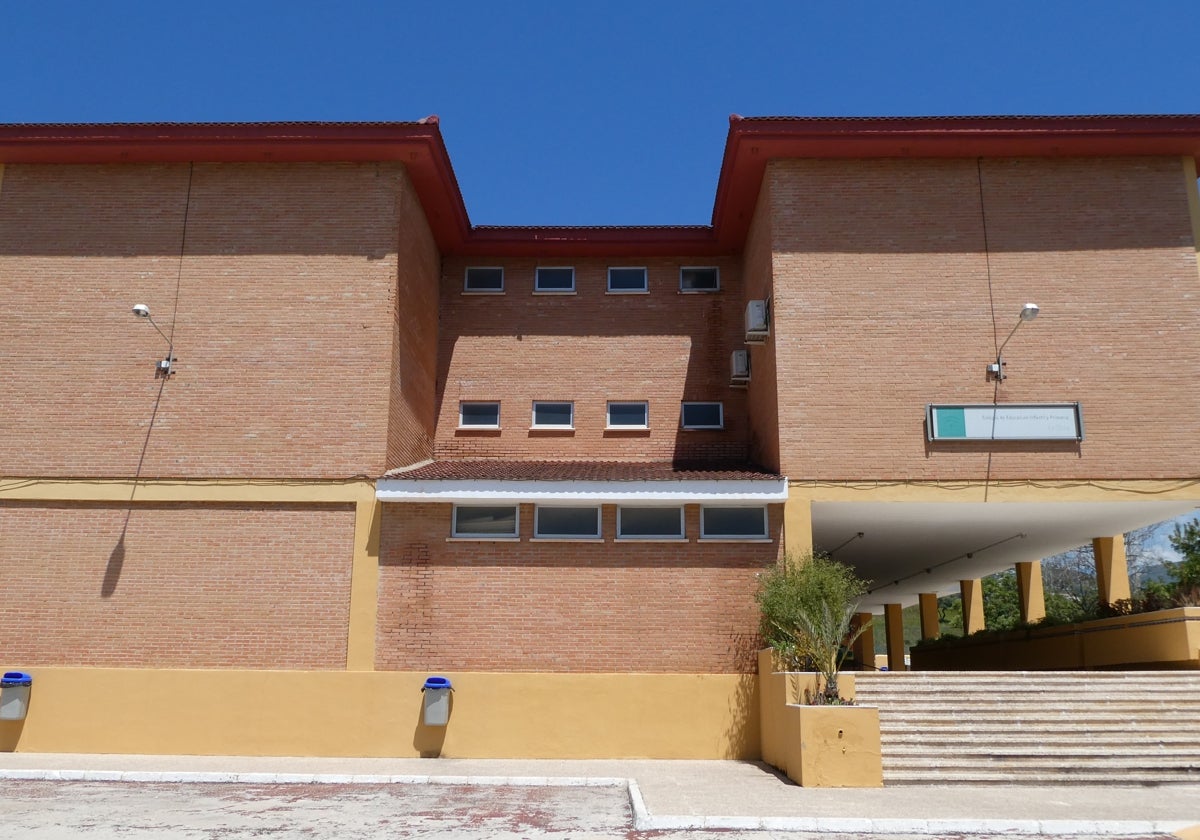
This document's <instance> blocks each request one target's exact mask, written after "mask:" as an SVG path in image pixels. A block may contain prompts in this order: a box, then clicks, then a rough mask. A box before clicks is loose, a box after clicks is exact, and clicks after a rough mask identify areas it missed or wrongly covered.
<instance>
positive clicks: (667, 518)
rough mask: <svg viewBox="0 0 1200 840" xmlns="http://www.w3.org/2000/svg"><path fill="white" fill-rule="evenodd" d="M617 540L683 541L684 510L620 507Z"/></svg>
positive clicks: (674, 508)
mask: <svg viewBox="0 0 1200 840" xmlns="http://www.w3.org/2000/svg"><path fill="white" fill-rule="evenodd" d="M617 538H618V539H622V540H682V539H683V508H681V507H619V508H617Z"/></svg>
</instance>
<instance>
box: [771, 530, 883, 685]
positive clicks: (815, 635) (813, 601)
mask: <svg viewBox="0 0 1200 840" xmlns="http://www.w3.org/2000/svg"><path fill="white" fill-rule="evenodd" d="M867 585H868V582H867V581H865V580H863V579H861V578H860V577H858V576H857V575H856V574H854V569H853V568H851V567H850V566H847V565H846V564H844V563H839V562H838V561H837V560H832V559H830V558H829V557H827V556H825V555H823V554H815V555H809V554H806V555H804V556H801V557H793V556H790V555H789V556H787V557H785V558H784V559H783V560H781V561H780V562H779V563H777V564H776V565H775V566H773V567H771V568H770V569H768V570H767V571H765V572H763V573H762V574H761V575H760V576H759V588H758V593H757V595H756V599H757V601H758V606H759V610H760V611H761V619H760V626H759V629H760V631H761V632H762V636H763V639H764V640H765V641H766V643H767V644H768V645H770V646H771V648H772V649H774V650H775V651H776V652H777V653H779V654H780V656H781V657H782V658H783V660H784V662H785V664H786V665H787V667H790V668H800V669H812V670H814V671H817V672H818V673H819V674H820V675H821V677H822V699H823V700H824V701H825V702H837V701H838V700H839V699H840V697H839V693H838V680H837V675H838V670H839V669H840V668H841V666H842V663H843V662H844V661H845V659H846V656H847V655H848V654H849V649H848V648H849V646H850V645H851V644H852V643H853V642H854V640H855V639H857V638H858V636H859V635H861V634H862V632H863V629H865V628H863V629H860V630H858V631H854V632H852V631H851V630H850V623H851V619H852V618H853V616H854V612H855V610H857V609H858V602H859V599H860V598H862V596H863V595H864V594H865V593H866V591H867Z"/></svg>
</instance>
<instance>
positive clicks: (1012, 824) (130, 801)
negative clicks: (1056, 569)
mask: <svg viewBox="0 0 1200 840" xmlns="http://www.w3.org/2000/svg"><path fill="white" fill-rule="evenodd" d="M122 815H125V816H122ZM0 825H2V826H3V830H4V831H6V832H7V833H10V834H11V835H12V836H17V837H22V838H58V837H64V838H65V837H81V836H82V837H89V838H91V837H94V838H96V840H102V838H109V837H114V838H115V837H123V838H131V837H140V836H144V837H160V838H199V837H204V838H216V837H221V838H227V837H243V836H244V837H254V836H271V837H313V836H330V837H414V836H421V837H455V838H474V837H480V838H482V837H572V838H584V837H641V836H646V837H672V838H674V837H693V836H694V837H700V836H706V835H708V834H709V833H710V832H713V831H719V832H720V833H721V836H722V837H723V838H730V837H740V836H742V835H743V834H744V835H745V836H747V837H758V838H762V837H763V836H770V837H803V836H810V835H821V836H823V837H827V838H828V837H831V836H835V837H836V836H842V837H851V836H854V837H860V836H864V835H873V834H874V835H881V834H882V835H890V836H892V837H925V838H928V837H930V836H935V837H960V836H968V835H970V836H975V837H982V836H1014V835H1015V836H1023V837H1053V836H1057V837H1065V836H1070V837H1162V836H1166V835H1168V834H1170V833H1171V832H1178V833H1181V834H1183V835H1185V836H1186V835H1189V834H1191V833H1192V832H1196V833H1195V834H1194V835H1193V836H1196V837H1200V829H1196V828H1193V827H1194V826H1197V825H1200V784H1195V785H1191V784H1188V785H1163V786H1158V787H1140V786H1134V787H1122V786H1047V785H1038V786H1021V785H995V786H987V787H976V786H971V787H967V786H937V785H930V786H900V787H890V788H883V789H829V788H802V787H798V786H796V785H794V784H792V783H791V782H789V781H788V780H787V779H785V778H783V777H781V776H779V775H778V774H777V773H775V772H774V771H773V770H771V769H770V768H769V767H766V766H765V765H762V764H759V763H756V762H740V761H657V760H644V761H635V760H631V761H607V760H597V761H532V760H528V761H527V760H477V759H446V758H442V759H369V758H284V757H247V756H137V755H78V754H48V753H45V754H33V753H2V754H0Z"/></svg>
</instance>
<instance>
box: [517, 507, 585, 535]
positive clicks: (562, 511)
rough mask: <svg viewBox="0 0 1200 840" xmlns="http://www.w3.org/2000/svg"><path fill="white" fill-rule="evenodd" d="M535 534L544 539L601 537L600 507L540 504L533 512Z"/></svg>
mask: <svg viewBox="0 0 1200 840" xmlns="http://www.w3.org/2000/svg"><path fill="white" fill-rule="evenodd" d="M533 535H534V537H536V538H538V539H544V540H594V539H599V538H600V508H599V507H557V506H548V505H538V506H537V507H536V508H535V509H534V512H533Z"/></svg>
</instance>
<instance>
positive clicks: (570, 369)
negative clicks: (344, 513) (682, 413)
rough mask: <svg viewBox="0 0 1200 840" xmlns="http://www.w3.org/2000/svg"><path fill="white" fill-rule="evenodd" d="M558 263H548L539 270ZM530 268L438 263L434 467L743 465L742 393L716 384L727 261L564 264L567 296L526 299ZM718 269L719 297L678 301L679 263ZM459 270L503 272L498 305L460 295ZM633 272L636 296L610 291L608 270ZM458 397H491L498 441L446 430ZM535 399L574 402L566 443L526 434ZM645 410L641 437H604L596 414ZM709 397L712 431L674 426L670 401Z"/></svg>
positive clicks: (722, 358) (736, 297)
mask: <svg viewBox="0 0 1200 840" xmlns="http://www.w3.org/2000/svg"><path fill="white" fill-rule="evenodd" d="M570 262H571V261H566V262H564V261H562V260H558V259H555V260H547V261H545V262H543V263H541V264H543V265H564V264H570ZM538 264H539V263H538V262H537V261H536V260H491V259H479V260H471V261H469V262H467V261H463V260H459V259H451V260H446V262H445V270H444V272H443V276H442V303H441V313H442V324H441V327H442V332H441V343H440V348H439V362H438V369H439V372H438V378H439V384H440V386H441V403H440V407H439V413H438V430H437V444H436V446H437V454H438V455H439V456H440V457H515V458H551V459H553V458H589V459H590V458H610V459H633V460H637V459H642V460H663V459H666V460H669V459H672V458H680V459H685V460H686V459H695V458H724V459H735V460H740V459H744V458H745V457H746V441H747V437H748V427H747V421H746V411H745V400H746V396H745V392H744V391H737V390H733V389H731V388H730V387H729V354H730V352H731V351H733V350H735V349H738V348H740V347H741V346H742V336H741V333H740V332H739V330H740V329H741V325H742V324H741V314H740V312H739V308H740V301H741V295H742V293H741V277H740V266H739V265H738V262H737V261H735V260H729V259H723V260H716V261H713V260H711V259H700V260H688V259H684V260H673V261H668V260H644V259H613V260H611V261H600V260H595V259H592V260H576V261H574V266H575V285H576V289H577V294H574V295H561V296H560V295H534V294H533V293H532V292H533V278H534V269H535V268H536V266H537V265H538ZM681 264H682V265H717V266H719V268H720V270H721V291H720V292H718V293H715V294H680V293H679V266H680V265H681ZM467 265H503V266H504V268H505V288H506V291H505V293H504V294H503V295H464V294H462V293H461V292H462V286H463V272H464V269H465V267H466V266H467ZM610 265H613V266H646V267H647V268H648V270H649V271H648V276H649V289H650V293H649V294H643V295H610V294H606V293H605V289H606V287H607V268H608V266H610ZM460 400H468V401H472V400H485V401H491V400H500V401H501V403H502V405H501V425H502V430H501V432H500V433H498V434H496V433H491V432H482V433H481V432H465V431H459V430H458V429H457V426H458V405H459V401H460ZM534 400H554V401H569V400H573V401H574V402H575V432H574V433H573V434H562V433H549V432H535V431H531V430H530V425H531V410H532V403H533V401H534ZM609 400H616V401H648V402H649V403H650V427H651V428H650V431H649V433H639V432H608V433H606V432H605V431H604V426H605V411H606V404H607V401H609ZM683 400H687V401H721V402H724V404H725V417H726V428H725V430H724V431H721V432H707V431H703V432H702V431H688V432H682V431H680V429H679V409H680V402H681V401H683Z"/></svg>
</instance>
